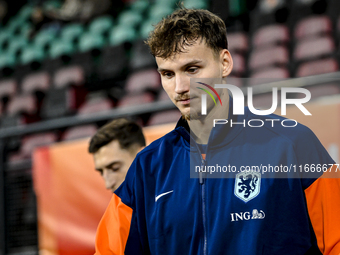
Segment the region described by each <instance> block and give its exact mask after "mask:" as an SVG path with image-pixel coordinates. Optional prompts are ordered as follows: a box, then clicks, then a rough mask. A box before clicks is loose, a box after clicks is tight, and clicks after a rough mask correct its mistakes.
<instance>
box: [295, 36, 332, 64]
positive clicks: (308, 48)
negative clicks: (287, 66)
mask: <svg viewBox="0 0 340 255" xmlns="http://www.w3.org/2000/svg"><path fill="white" fill-rule="evenodd" d="M333 53H335V45H334V40H333V38H332V37H330V36H324V37H318V38H310V39H306V40H302V41H299V42H298V44H297V45H296V47H295V49H294V60H295V61H302V60H308V59H316V58H321V57H323V56H328V55H331V54H333Z"/></svg>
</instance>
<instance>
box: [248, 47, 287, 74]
mask: <svg viewBox="0 0 340 255" xmlns="http://www.w3.org/2000/svg"><path fill="white" fill-rule="evenodd" d="M288 63H289V53H288V50H287V48H286V47H284V46H273V47H270V48H265V49H258V50H254V51H253V52H252V53H251V55H250V57H249V68H250V70H256V69H259V68H263V67H269V66H276V65H287V64H288Z"/></svg>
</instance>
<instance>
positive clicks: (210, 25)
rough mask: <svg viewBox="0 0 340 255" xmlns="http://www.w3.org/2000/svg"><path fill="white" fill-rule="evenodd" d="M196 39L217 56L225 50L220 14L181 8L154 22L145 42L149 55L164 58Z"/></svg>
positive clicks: (191, 43) (224, 34) (226, 47)
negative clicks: (153, 26) (149, 51)
mask: <svg viewBox="0 0 340 255" xmlns="http://www.w3.org/2000/svg"><path fill="white" fill-rule="evenodd" d="M198 39H200V40H201V41H204V42H205V43H206V45H207V46H208V47H210V48H211V49H212V50H213V51H214V53H216V54H217V55H218V54H219V52H220V50H221V49H228V40H227V29H226V26H225V24H224V22H223V20H222V19H221V18H220V17H218V16H217V15H215V14H213V13H211V12H210V11H207V10H201V9H197V10H196V9H186V8H183V7H182V8H180V9H178V10H176V11H174V12H173V13H172V14H170V15H168V16H167V17H165V18H163V19H162V20H161V21H160V22H159V23H158V24H157V25H155V29H154V30H153V31H152V32H151V33H150V35H149V38H148V39H147V40H146V42H145V43H146V44H147V45H148V46H149V47H150V50H151V54H152V55H153V56H155V57H160V58H164V59H167V58H169V57H171V56H174V55H176V54H177V53H181V52H185V48H186V47H188V46H191V45H193V44H194V43H195V42H196V41H197V40H198Z"/></svg>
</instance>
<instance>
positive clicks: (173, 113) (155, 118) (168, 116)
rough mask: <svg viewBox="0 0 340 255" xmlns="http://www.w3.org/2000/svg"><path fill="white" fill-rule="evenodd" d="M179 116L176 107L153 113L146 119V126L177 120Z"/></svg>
mask: <svg viewBox="0 0 340 255" xmlns="http://www.w3.org/2000/svg"><path fill="white" fill-rule="evenodd" d="M180 117H181V113H180V111H179V110H177V109H176V110H168V111H163V112H158V113H154V114H152V115H151V117H150V119H149V121H148V126H153V125H161V124H166V123H172V122H177V121H178V120H179V118H180Z"/></svg>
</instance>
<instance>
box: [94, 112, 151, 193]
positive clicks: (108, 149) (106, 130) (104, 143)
mask: <svg viewBox="0 0 340 255" xmlns="http://www.w3.org/2000/svg"><path fill="white" fill-rule="evenodd" d="M144 146H145V138H144V135H143V132H142V129H141V127H140V126H139V125H138V124H136V123H135V122H133V121H130V120H128V119H125V118H120V119H116V120H113V121H111V122H110V123H108V124H106V125H104V126H103V127H101V128H100V129H99V130H98V131H97V132H96V134H95V135H94V136H93V137H92V138H91V141H90V144H89V149H88V151H89V153H91V154H93V159H94V164H95V168H96V170H97V171H98V172H99V173H100V174H101V175H102V177H103V179H104V181H105V186H106V188H107V189H111V190H112V191H115V190H116V189H117V188H118V187H119V186H120V184H122V182H123V181H124V179H125V176H126V173H127V171H128V169H129V167H130V165H131V163H132V161H133V160H134V158H135V157H136V155H137V153H138V152H139V151H140V150H141V149H143V147H144Z"/></svg>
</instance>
